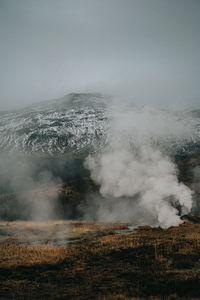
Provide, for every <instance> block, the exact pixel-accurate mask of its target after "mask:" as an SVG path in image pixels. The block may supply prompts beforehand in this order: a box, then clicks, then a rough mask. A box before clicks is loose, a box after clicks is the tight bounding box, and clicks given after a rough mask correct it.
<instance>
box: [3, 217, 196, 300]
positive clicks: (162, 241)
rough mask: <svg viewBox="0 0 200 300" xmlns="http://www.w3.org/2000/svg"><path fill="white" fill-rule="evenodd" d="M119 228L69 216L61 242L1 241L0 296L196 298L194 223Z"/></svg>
mask: <svg viewBox="0 0 200 300" xmlns="http://www.w3.org/2000/svg"><path fill="white" fill-rule="evenodd" d="M60 225H63V223H59V224H58V223H55V224H54V226H52V224H51V226H50V225H48V224H46V226H47V227H48V228H49V229H50V228H51V229H53V228H54V227H55V226H58V227H59V226H60ZM69 225H70V226H69ZM29 226H30V224H29ZM33 227H34V226H33V224H32V225H31V226H30V228H33ZM122 228H126V226H125V225H124V224H102V223H93V222H91V223H89V222H69V223H68V234H70V235H71V236H73V235H75V236H79V242H78V243H72V244H69V245H68V247H67V248H63V247H47V246H43V247H30V246H26V247H21V246H18V245H17V244H15V243H11V244H9V243H7V244H5V245H3V246H2V247H0V295H3V296H0V299H10V298H11V299H12V296H13V290H15V291H16V293H15V296H16V294H17V297H18V298H17V299H114V300H115V299H119V300H122V299H123V300H125V299H127V300H131V299H146V298H148V299H161V298H163V297H164V298H165V299H200V224H193V223H191V222H187V223H186V224H183V225H181V226H179V227H171V228H169V229H166V230H162V229H160V228H150V227H148V226H143V227H140V228H138V229H137V230H135V231H134V232H133V233H132V234H120V235H118V234H116V230H117V229H122ZM61 229H62V226H61ZM62 230H63V229H62ZM1 297H3V298H1ZM20 297H21V298H20Z"/></svg>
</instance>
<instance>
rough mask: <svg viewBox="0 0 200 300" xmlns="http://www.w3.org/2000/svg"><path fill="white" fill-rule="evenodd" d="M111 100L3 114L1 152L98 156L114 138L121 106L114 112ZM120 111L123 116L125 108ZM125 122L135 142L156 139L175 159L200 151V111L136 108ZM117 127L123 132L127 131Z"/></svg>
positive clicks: (77, 100)
mask: <svg viewBox="0 0 200 300" xmlns="http://www.w3.org/2000/svg"><path fill="white" fill-rule="evenodd" d="M112 100H113V98H112V97H110V96H104V95H102V94H69V95H66V96H65V97H63V98H61V99H57V100H51V101H45V102H41V103H38V104H35V105H32V106H30V107H28V108H25V109H21V110H16V111H9V112H1V113H0V151H1V152H15V151H17V152H23V153H39V154H41V153H45V154H48V155H55V154H56V155H57V154H59V155H60V154H66V153H67V154H70V155H72V156H79V157H80V156H85V155H86V154H88V153H91V152H94V151H97V150H99V149H101V148H102V147H103V146H104V145H105V143H106V140H107V138H109V134H112V132H110V131H108V128H109V127H110V124H112V122H110V121H109V120H110V118H111V119H112V118H115V112H114V113H113V109H114V111H115V109H116V107H117V106H118V105H120V103H121V102H122V101H121V102H116V103H115V106H114V108H113V106H112V105H110V104H113V103H112ZM109 110H110V112H109ZM116 111H117V113H118V114H120V113H121V108H120V107H117V109H116ZM117 118H118V121H120V117H119V116H118V117H117ZM122 118H125V119H126V118H127V119H128V120H129V122H130V126H129V127H128V128H130V130H129V131H131V132H130V134H133V137H131V143H132V142H133V143H134V141H136V139H140V140H141V141H142V140H144V142H145V139H146V138H147V139H148V143H149V139H151V141H152V143H153V144H155V145H157V146H158V147H159V148H160V149H161V150H163V149H164V151H165V150H167V152H170V153H173V155H174V154H175V155H177V153H178V155H187V154H188V153H190V154H191V153H193V152H197V151H199V149H200V112H199V110H196V111H192V112H182V113H177V112H169V111H167V110H152V109H149V108H136V107H135V106H133V105H132V106H131V107H130V108H128V109H127V107H126V109H125V112H123V111H122ZM118 123H119V131H120V130H123V128H122V129H120V122H118ZM122 127H123V124H122ZM126 131H127V130H126ZM185 131H187V132H186V134H185V133H184V132H185ZM125 134H127V132H126V133H125ZM128 134H129V132H128ZM137 143H138V141H137Z"/></svg>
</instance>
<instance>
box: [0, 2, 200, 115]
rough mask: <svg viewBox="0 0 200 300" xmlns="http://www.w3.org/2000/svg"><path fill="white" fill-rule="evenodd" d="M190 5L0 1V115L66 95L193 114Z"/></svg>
mask: <svg viewBox="0 0 200 300" xmlns="http://www.w3.org/2000/svg"><path fill="white" fill-rule="evenodd" d="M199 11H200V2H199V1H198V0H190V1H186V0H174V1H172V0H169V1H165V0H151V1H149V0H126V1H122V0H109V1H107V0H103V1H97V0H85V1H81V0H76V1H72V0H69V1H66V0H60V1H53V0H44V1H39V0H29V1H26V0H18V1H15V0H0V38H1V48H0V65H1V70H0V110H7V109H14V108H19V107H23V106H28V105H30V104H31V103H36V102H39V101H43V100H45V99H57V98H60V97H62V96H63V95H65V94H67V93H71V92H100V93H109V94H112V95H118V96H120V97H122V96H125V97H126V98H129V99H130V101H131V102H132V103H135V104H137V105H152V106H156V107H169V106H171V107H179V108H180V107H181V108H183V107H184V108H189V109H191V108H197V107H198V108H199V94H200V87H199V86H200V85H199V77H200V57H199V56H200V54H199V46H200V37H199V29H200V21H199Z"/></svg>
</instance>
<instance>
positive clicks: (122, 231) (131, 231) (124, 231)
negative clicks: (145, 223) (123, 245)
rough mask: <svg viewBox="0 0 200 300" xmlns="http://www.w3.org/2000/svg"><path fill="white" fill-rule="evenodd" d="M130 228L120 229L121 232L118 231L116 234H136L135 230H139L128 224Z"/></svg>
mask: <svg viewBox="0 0 200 300" xmlns="http://www.w3.org/2000/svg"><path fill="white" fill-rule="evenodd" d="M127 227H128V228H125V229H120V230H116V231H115V232H116V234H131V233H133V232H134V229H135V228H137V226H135V225H133V224H130V225H129V224H128V225H127Z"/></svg>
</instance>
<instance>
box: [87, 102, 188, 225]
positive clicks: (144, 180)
mask: <svg viewBox="0 0 200 300" xmlns="http://www.w3.org/2000/svg"><path fill="white" fill-rule="evenodd" d="M110 119H112V122H111V128H110V131H109V133H108V141H107V145H106V147H105V149H104V150H103V151H101V153H98V154H96V155H93V156H91V155H90V156H89V157H88V158H87V159H86V163H85V165H86V167H87V168H88V169H89V170H90V171H91V177H92V179H93V180H94V181H95V182H96V183H97V184H98V185H99V186H100V193H101V195H102V196H103V199H102V200H101V203H100V200H99V199H96V202H98V204H97V205H96V207H97V208H98V212H97V218H101V219H104V220H115V221H133V222H135V223H136V224H148V225H160V226H161V227H164V228H166V227H169V226H172V225H174V226H175V225H178V224H180V223H181V222H182V221H181V219H180V216H179V215H180V214H181V213H188V212H189V211H190V210H191V208H192V192H191V190H190V189H189V188H188V187H187V186H186V185H184V184H183V183H180V182H179V181H178V177H177V175H178V171H177V168H176V165H175V163H173V162H172V159H171V155H172V154H173V153H175V152H176V151H178V150H177V149H180V148H181V147H183V145H184V144H185V143H186V142H190V139H191V137H192V136H193V135H192V127H193V126H192V125H191V128H190V126H189V124H192V123H191V120H190V122H188V120H189V117H187V115H184V118H181V115H180V114H178V113H170V112H168V111H162V110H152V109H147V108H143V109H140V110H138V109H136V108H132V109H131V108H129V110H127V109H123V110H122V107H120V112H119V110H117V111H116V109H115V110H114V113H113V107H112V115H110ZM93 205H94V199H93Z"/></svg>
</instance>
